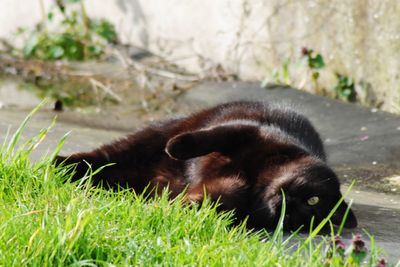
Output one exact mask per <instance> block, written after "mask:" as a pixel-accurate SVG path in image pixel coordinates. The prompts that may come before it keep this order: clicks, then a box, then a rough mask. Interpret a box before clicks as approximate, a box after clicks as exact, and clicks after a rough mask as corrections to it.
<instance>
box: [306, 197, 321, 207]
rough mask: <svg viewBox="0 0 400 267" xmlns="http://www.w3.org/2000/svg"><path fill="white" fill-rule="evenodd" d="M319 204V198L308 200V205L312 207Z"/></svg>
mask: <svg viewBox="0 0 400 267" xmlns="http://www.w3.org/2000/svg"><path fill="white" fill-rule="evenodd" d="M318 202H319V197H310V198H309V199H307V203H308V205H310V206H314V205H317V204H318Z"/></svg>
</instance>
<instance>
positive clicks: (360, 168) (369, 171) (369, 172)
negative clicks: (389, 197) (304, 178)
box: [335, 164, 400, 195]
mask: <svg viewBox="0 0 400 267" xmlns="http://www.w3.org/2000/svg"><path fill="white" fill-rule="evenodd" d="M335 170H336V171H337V173H338V176H339V178H340V180H342V181H343V182H344V183H345V184H350V183H351V182H353V180H356V186H357V187H359V188H363V189H369V190H375V191H378V192H385V193H391V194H399V195H400V175H397V174H400V168H399V167H398V166H395V165H392V164H376V165H372V166H371V165H353V166H345V165H342V166H336V167H335Z"/></svg>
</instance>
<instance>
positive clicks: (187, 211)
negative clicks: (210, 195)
mask: <svg viewBox="0 0 400 267" xmlns="http://www.w3.org/2000/svg"><path fill="white" fill-rule="evenodd" d="M30 116H31V115H30ZM30 116H28V119H27V120H26V121H24V123H22V125H21V127H20V128H19V129H18V130H17V131H16V133H15V134H14V135H13V136H11V137H10V138H9V140H8V141H6V143H5V144H3V146H2V147H1V148H0V266H26V265H28V266H69V265H72V266H112V265H116V266H154V265H163V266H184V265H186V266H344V265H346V264H347V265H348V266H357V264H358V263H357V262H356V261H355V259H354V257H352V256H351V255H350V254H351V253H352V252H344V251H342V250H340V249H337V247H336V246H335V245H334V243H335V241H334V235H335V234H334V232H333V230H332V234H331V235H329V236H326V237H322V238H317V239H316V238H315V237H316V235H317V234H318V229H319V228H320V226H316V227H315V229H316V230H315V231H312V232H311V233H310V235H309V237H308V238H303V239H302V238H300V237H298V236H297V235H296V234H292V235H291V236H289V237H288V236H285V235H284V233H283V230H282V220H283V216H282V217H281V223H280V224H279V225H278V228H277V230H276V231H275V232H274V233H267V232H265V231H262V232H250V231H248V230H247V229H246V228H245V226H244V225H239V226H235V227H233V226H231V222H232V219H233V214H232V213H222V214H221V213H217V211H216V206H215V205H213V204H212V203H209V202H206V203H205V204H204V205H202V206H201V207H190V206H187V205H186V206H185V205H182V198H181V197H178V198H177V199H175V200H169V199H168V196H167V194H166V193H164V194H162V196H160V197H157V198H155V199H146V198H145V197H144V196H143V195H136V194H135V193H134V192H132V191H131V190H121V191H119V192H111V191H106V190H102V189H94V188H92V187H90V186H87V185H86V184H84V183H83V184H82V183H81V184H80V185H79V184H77V183H74V184H72V183H68V182H67V183H65V182H64V181H65V180H66V179H67V178H68V177H67V171H66V168H55V167H54V166H53V164H52V158H53V157H54V155H55V154H56V153H57V152H58V150H59V149H60V148H61V145H62V142H63V141H61V142H60V145H59V146H58V147H57V149H56V151H55V152H54V154H53V155H50V156H48V157H45V158H43V159H41V160H39V161H37V162H35V163H32V162H31V161H30V160H29V157H28V156H29V153H30V152H31V151H32V150H34V149H35V148H36V146H37V144H38V143H39V142H40V141H41V140H43V138H44V137H45V136H46V134H47V133H48V129H44V130H42V131H41V132H40V133H39V134H38V136H37V137H36V138H34V139H32V140H30V141H28V142H27V143H25V144H22V145H21V146H19V147H18V148H16V146H17V144H19V142H20V140H19V139H20V136H21V132H22V131H23V128H24V127H25V125H26V123H27V121H28V120H29V117H30ZM283 213H284V209H283V211H282V214H283ZM324 223H328V221H326V222H324ZM371 239H372V242H371V244H372V247H371V248H369V251H368V255H367V256H366V257H365V258H363V259H362V262H364V265H365V266H376V263H377V262H378V260H379V257H378V249H377V248H376V247H375V244H374V242H373V237H371ZM317 240H318V241H317ZM351 264H353V265H351Z"/></svg>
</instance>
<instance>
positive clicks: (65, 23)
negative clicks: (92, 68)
mask: <svg viewBox="0 0 400 267" xmlns="http://www.w3.org/2000/svg"><path fill="white" fill-rule="evenodd" d="M41 6H42V12H43V13H45V11H44V8H43V3H42V5H41ZM24 33H25V32H24ZM28 35H29V37H28V39H27V41H26V42H25V44H24V47H23V49H22V51H23V55H24V56H25V57H26V58H38V59H44V60H57V59H67V60H84V59H91V58H98V57H99V56H101V55H102V54H103V53H104V52H105V49H106V47H107V45H109V44H111V43H115V42H117V34H116V31H115V28H114V26H113V25H112V24H111V23H110V22H108V21H107V20H104V19H101V20H94V19H90V18H89V17H88V16H87V14H86V8H85V5H84V2H83V0H58V1H56V2H55V6H54V7H53V8H52V9H51V11H50V12H48V13H47V15H44V16H43V19H42V21H41V22H40V23H39V24H38V25H37V26H36V27H35V29H34V30H31V31H30V32H29V33H28Z"/></svg>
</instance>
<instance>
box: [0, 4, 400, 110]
mask: <svg viewBox="0 0 400 267" xmlns="http://www.w3.org/2000/svg"><path fill="white" fill-rule="evenodd" d="M44 2H45V4H46V7H48V6H49V5H51V1H44ZM86 5H87V9H88V12H89V14H90V15H91V16H95V17H106V18H108V19H109V20H111V21H112V22H114V23H115V25H116V26H117V29H118V32H119V34H120V37H121V40H122V41H123V42H126V43H131V44H135V45H140V46H143V47H147V48H149V49H150V50H152V51H154V52H155V53H159V54H161V55H164V56H166V57H168V58H170V59H171V60H174V61H175V62H176V63H178V64H180V65H183V66H186V67H188V69H190V70H192V71H201V70H204V69H205V68H208V67H212V66H215V65H216V64H218V63H221V64H222V66H224V67H225V68H226V69H227V70H229V71H233V72H236V73H238V74H239V75H240V77H242V78H243V79H252V80H254V79H263V78H265V77H270V76H271V73H272V71H273V70H274V69H279V68H280V67H281V66H282V64H283V62H285V60H288V59H289V60H291V62H292V63H290V71H291V76H292V82H293V84H294V85H295V86H296V85H299V84H300V83H301V82H302V80H303V79H305V78H307V76H308V74H307V72H306V71H305V70H304V69H302V68H301V67H298V64H296V62H297V61H298V58H299V54H300V49H301V47H303V46H305V47H309V48H313V49H314V50H316V51H318V52H320V53H321V54H322V55H323V56H324V58H325V61H326V63H327V68H326V69H325V70H323V71H322V72H321V79H320V80H321V86H322V87H325V88H327V89H329V88H333V86H334V85H335V82H336V80H335V76H334V73H335V72H340V73H342V74H345V75H349V76H351V77H353V78H354V79H355V80H356V81H363V82H364V83H365V84H368V85H370V86H371V87H372V89H373V92H372V93H370V95H372V94H376V97H377V99H378V102H379V101H384V106H383V107H384V108H385V109H387V110H393V109H397V108H398V106H400V95H399V92H400V83H399V69H400V19H399V14H400V2H399V1H398V0H217V1H216V0H184V1H182V0H101V1H100V0H87V1H86ZM40 17H41V15H40V8H39V1H34V0H30V1H27V0H0V37H10V36H11V35H10V33H11V32H12V31H13V30H15V28H16V26H19V25H21V26H26V25H32V24H33V23H34V22H35V21H37V20H38V19H40ZM306 87H307V86H306Z"/></svg>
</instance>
